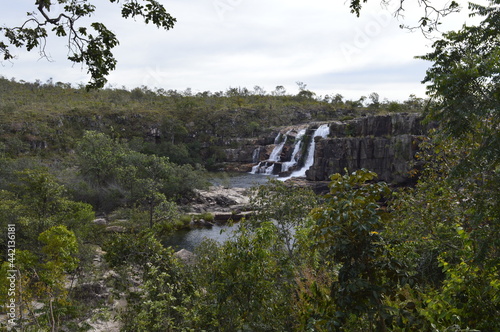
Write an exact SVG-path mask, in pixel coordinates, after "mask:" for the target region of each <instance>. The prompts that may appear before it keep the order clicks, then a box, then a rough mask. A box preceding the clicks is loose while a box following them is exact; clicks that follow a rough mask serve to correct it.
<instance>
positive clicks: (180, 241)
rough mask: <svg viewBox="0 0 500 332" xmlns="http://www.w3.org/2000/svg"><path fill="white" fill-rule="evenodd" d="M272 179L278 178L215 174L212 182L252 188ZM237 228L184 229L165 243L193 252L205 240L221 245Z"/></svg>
mask: <svg viewBox="0 0 500 332" xmlns="http://www.w3.org/2000/svg"><path fill="white" fill-rule="evenodd" d="M272 178H276V176H272V175H261V174H249V173H214V174H213V176H212V177H211V179H210V182H211V183H212V184H213V185H216V186H225V187H230V188H250V187H253V186H256V185H261V184H265V183H266V182H267V181H268V180H269V179H272ZM237 227H238V224H234V225H231V226H229V225H214V226H213V227H200V228H192V229H182V230H178V231H176V232H175V233H174V234H172V235H171V236H169V237H168V238H167V239H166V240H165V241H164V244H165V245H167V246H172V247H173V248H174V249H175V250H176V251H177V250H181V249H186V250H189V251H193V250H194V249H195V248H196V247H197V246H198V245H199V244H200V243H201V242H202V241H203V239H205V238H206V239H211V240H215V241H217V242H219V243H222V242H224V241H226V240H227V239H228V238H229V237H230V236H231V235H232V234H233V233H234V231H235V230H236V229H237Z"/></svg>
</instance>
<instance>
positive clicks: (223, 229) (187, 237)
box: [164, 224, 238, 251]
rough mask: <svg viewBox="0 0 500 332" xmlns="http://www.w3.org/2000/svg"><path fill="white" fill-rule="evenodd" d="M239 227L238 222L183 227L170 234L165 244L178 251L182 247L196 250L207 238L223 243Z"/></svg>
mask: <svg viewBox="0 0 500 332" xmlns="http://www.w3.org/2000/svg"><path fill="white" fill-rule="evenodd" d="M237 228H238V224H234V225H220V226H219V225H215V226H213V227H210V228H193V229H183V230H179V231H177V232H175V233H174V234H172V235H171V236H169V238H168V239H166V240H165V242H164V245H166V246H172V248H174V249H175V250H176V251H178V250H181V249H186V250H189V251H194V250H195V248H196V247H197V246H198V245H199V244H200V243H201V241H203V240H204V239H205V238H206V239H211V240H215V241H217V242H219V243H223V242H224V241H226V240H227V239H229V238H230V237H231V235H232V234H233V233H234V232H235V230H236V229H237Z"/></svg>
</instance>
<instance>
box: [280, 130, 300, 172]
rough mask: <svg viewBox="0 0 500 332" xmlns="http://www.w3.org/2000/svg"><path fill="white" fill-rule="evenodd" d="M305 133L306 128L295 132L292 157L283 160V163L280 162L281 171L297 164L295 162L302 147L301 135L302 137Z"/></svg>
mask: <svg viewBox="0 0 500 332" xmlns="http://www.w3.org/2000/svg"><path fill="white" fill-rule="evenodd" d="M305 134H306V129H302V130H300V131H299V132H298V133H297V136H295V142H294V147H293V152H292V157H291V158H290V161H285V162H284V163H283V164H281V171H282V172H286V171H288V170H289V169H290V167H292V166H295V165H297V163H298V162H299V156H298V154H299V152H300V149H301V147H302V137H304V135H305Z"/></svg>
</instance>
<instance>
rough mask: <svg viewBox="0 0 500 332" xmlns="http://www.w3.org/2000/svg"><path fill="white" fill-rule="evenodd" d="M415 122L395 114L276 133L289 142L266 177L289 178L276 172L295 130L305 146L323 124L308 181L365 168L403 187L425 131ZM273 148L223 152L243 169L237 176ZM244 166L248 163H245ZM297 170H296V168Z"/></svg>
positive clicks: (417, 117) (411, 116)
mask: <svg viewBox="0 0 500 332" xmlns="http://www.w3.org/2000/svg"><path fill="white" fill-rule="evenodd" d="M421 120H422V116H421V115H420V114H413V113H398V114H390V115H379V116H367V117H362V118H357V119H353V120H348V121H331V122H322V123H311V124H305V125H301V126H295V127H294V128H291V127H286V128H280V129H279V130H277V131H276V132H280V133H281V134H282V135H285V133H286V134H288V137H289V138H288V140H287V142H286V143H285V146H284V147H283V148H282V152H281V154H280V156H279V158H278V160H275V161H272V163H273V165H272V166H273V167H272V173H273V174H276V175H278V174H279V175H281V176H289V175H290V172H288V173H287V174H284V173H283V172H281V169H282V168H281V165H283V164H285V163H287V162H289V161H290V158H291V151H293V150H294V147H293V145H294V144H296V142H294V137H297V136H298V135H297V133H298V132H299V131H300V130H304V129H306V132H307V133H308V134H306V135H305V138H304V140H306V138H307V135H309V140H311V139H312V137H311V135H312V133H313V132H314V130H315V129H316V128H318V127H319V126H320V125H322V124H323V125H324V124H328V126H329V128H330V133H329V135H328V136H327V137H325V138H322V137H315V138H314V139H315V146H314V151H312V153H314V162H313V164H312V166H311V167H310V168H309V169H308V170H307V171H306V172H305V175H306V178H307V179H308V180H310V181H324V180H328V178H329V176H330V175H331V174H333V173H343V172H344V170H345V169H347V170H348V171H349V172H352V171H355V170H357V169H361V168H366V169H368V170H371V171H374V172H376V173H377V174H378V176H379V180H382V181H386V182H391V183H395V184H402V183H405V182H407V181H409V179H410V173H409V172H410V171H411V169H412V168H413V167H414V161H415V154H416V152H417V150H418V144H419V142H420V141H421V140H422V138H423V137H424V136H425V134H426V132H427V130H428V128H427V126H424V125H423V124H422V121H421ZM275 134H276V133H273V134H272V135H275ZM262 143H266V144H262ZM276 145H277V142H276V141H273V140H271V139H269V138H261V139H260V140H256V141H254V142H253V144H247V145H246V146H244V147H242V148H241V149H238V150H237V151H235V150H234V149H233V150H231V151H227V152H228V153H227V156H228V161H229V162H239V163H240V164H241V165H243V167H242V168H241V170H244V171H249V170H250V168H251V166H252V165H255V164H256V163H258V162H261V161H265V160H267V159H268V158H269V157H270V154H271V153H272V151H273V148H274V147H275V146H276ZM304 153H305V152H304ZM234 156H237V158H234ZM249 161H253V163H252V164H248V163H245V162H249ZM297 167H300V163H299V165H297ZM292 171H293V170H292Z"/></svg>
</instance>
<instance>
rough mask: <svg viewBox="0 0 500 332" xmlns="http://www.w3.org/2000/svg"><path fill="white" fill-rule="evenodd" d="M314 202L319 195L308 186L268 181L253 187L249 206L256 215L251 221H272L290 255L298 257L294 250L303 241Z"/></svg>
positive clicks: (307, 231) (306, 233) (307, 230)
mask: <svg viewBox="0 0 500 332" xmlns="http://www.w3.org/2000/svg"><path fill="white" fill-rule="evenodd" d="M317 204H318V197H317V195H316V194H314V192H313V191H312V190H311V189H309V188H306V187H298V186H290V185H287V184H285V183H283V182H282V181H278V180H270V181H269V182H268V183H267V184H265V185H262V186H259V187H256V188H255V193H254V195H252V200H251V205H252V210H254V211H256V214H255V216H253V217H252V219H251V220H250V221H251V222H252V223H255V224H259V222H262V221H271V220H272V221H273V222H274V223H275V226H276V229H277V232H278V238H279V240H280V241H282V242H283V244H284V246H285V248H286V249H287V251H288V253H289V255H290V257H295V258H298V257H297V255H298V253H297V252H296V251H297V250H296V249H298V248H299V247H300V246H299V242H300V241H301V240H306V238H307V236H308V233H309V230H310V226H311V219H310V218H309V212H310V211H311V209H312V208H313V207H315V206H316V205H317ZM304 254H305V255H306V256H308V255H309V254H310V252H309V251H308V252H307V253H304Z"/></svg>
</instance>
